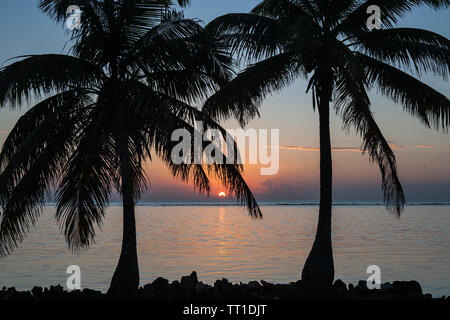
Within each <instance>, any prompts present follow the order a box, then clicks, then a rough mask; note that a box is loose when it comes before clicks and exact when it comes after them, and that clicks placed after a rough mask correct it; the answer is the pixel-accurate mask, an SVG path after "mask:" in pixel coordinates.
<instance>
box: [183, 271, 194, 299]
mask: <svg viewBox="0 0 450 320" xmlns="http://www.w3.org/2000/svg"><path fill="white" fill-rule="evenodd" d="M194 273H195V272H193V274H194ZM195 280H197V275H196V274H195V278H194V277H192V274H191V275H190V276H186V277H182V278H181V295H182V297H183V298H184V299H186V300H189V299H191V298H192V297H193V295H194V294H195V286H196V284H197V283H196V282H195Z"/></svg>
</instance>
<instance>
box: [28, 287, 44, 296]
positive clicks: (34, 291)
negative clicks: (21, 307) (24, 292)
mask: <svg viewBox="0 0 450 320" xmlns="http://www.w3.org/2000/svg"><path fill="white" fill-rule="evenodd" d="M42 292H43V291H42V288H41V287H36V286H35V287H33V289H31V293H32V294H33V297H34V298H35V299H36V298H38V297H39V296H41V295H42Z"/></svg>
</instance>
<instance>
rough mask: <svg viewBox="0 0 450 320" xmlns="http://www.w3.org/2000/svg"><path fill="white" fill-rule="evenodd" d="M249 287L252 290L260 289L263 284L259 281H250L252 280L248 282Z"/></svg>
mask: <svg viewBox="0 0 450 320" xmlns="http://www.w3.org/2000/svg"><path fill="white" fill-rule="evenodd" d="M248 288H249V289H250V290H255V291H258V290H259V289H260V288H261V285H260V284H259V282H258V281H250V282H249V283H248Z"/></svg>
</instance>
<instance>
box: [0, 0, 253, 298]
mask: <svg viewBox="0 0 450 320" xmlns="http://www.w3.org/2000/svg"><path fill="white" fill-rule="evenodd" d="M186 3H187V1H181V0H179V1H178V4H180V5H185V4H186ZM73 4H75V5H78V6H79V7H80V8H81V10H82V20H81V23H82V24H81V28H80V29H79V30H77V29H75V30H74V31H73V33H72V42H73V44H74V46H73V50H72V54H71V55H62V54H45V55H32V56H26V57H22V58H21V60H19V61H17V62H14V63H12V64H10V65H8V66H6V67H4V68H3V69H1V70H0V106H1V107H5V106H7V105H9V106H10V107H12V108H18V107H21V106H22V104H23V102H24V99H28V100H30V99H32V98H33V99H39V100H40V102H39V103H37V104H36V105H35V106H33V107H32V108H30V109H29V110H28V111H27V112H26V113H25V114H24V115H23V116H22V117H21V118H20V119H19V121H18V122H17V124H16V125H15V127H14V128H13V129H12V131H11V132H10V134H9V136H8V137H7V139H6V141H5V143H4V145H3V148H2V151H1V154H0V204H1V211H0V255H1V256H5V255H7V254H10V253H11V252H12V251H13V249H14V248H15V247H16V246H17V245H18V244H19V243H20V242H21V241H22V240H23V239H24V237H25V235H26V233H27V232H28V231H29V229H30V228H31V227H32V226H33V225H34V224H35V221H36V219H37V218H38V216H39V214H40V213H41V211H42V207H43V205H44V202H45V199H46V197H47V195H50V194H52V193H53V192H55V194H56V202H57V206H56V218H57V221H58V223H59V225H60V227H61V230H62V232H63V233H64V235H65V239H66V241H67V243H68V246H69V248H71V249H72V250H80V249H85V248H87V247H89V246H90V245H91V244H92V243H93V242H94V237H95V232H96V228H95V227H96V225H100V224H101V223H102V221H103V218H104V216H105V213H106V207H107V205H108V199H109V197H110V195H111V193H112V192H113V191H114V189H115V190H117V192H119V194H120V195H121V197H122V199H123V241H122V251H121V254H120V259H119V262H118V265H117V268H116V270H115V272H114V275H113V278H112V281H111V286H110V289H109V293H110V294H112V295H133V294H135V293H136V291H137V288H138V285H139V270H138V256H137V248H136V226H135V209H134V207H135V203H136V201H137V200H138V199H139V198H140V196H141V193H142V191H143V190H144V189H145V188H146V186H147V177H146V174H145V172H144V170H143V162H144V161H146V160H147V159H151V156H152V154H154V155H157V156H159V157H161V158H162V160H163V161H164V162H165V163H166V164H167V165H168V166H169V167H170V169H171V172H172V174H173V175H174V176H175V177H177V178H179V179H182V180H184V181H188V180H192V181H193V182H194V185H195V187H196V189H197V190H198V191H202V192H206V193H209V191H210V176H212V177H217V178H218V179H219V181H221V182H223V183H224V185H225V186H227V187H228V189H229V192H230V193H232V194H235V195H236V197H237V198H238V199H239V200H241V203H246V204H247V207H248V210H249V213H250V214H251V215H252V216H254V217H259V216H261V212H260V209H259V207H258V205H257V203H256V201H255V199H254V197H253V195H252V193H251V191H250V190H249V188H248V186H247V184H246V183H245V181H244V180H243V178H242V175H241V173H242V166H241V165H238V164H237V163H236V162H235V164H233V161H228V160H225V163H227V164H224V165H222V164H218V163H214V164H213V165H211V166H207V167H205V166H202V165H196V164H182V165H175V164H174V163H173V162H172V159H171V153H172V149H173V148H174V146H175V145H176V143H177V142H172V141H171V135H172V132H173V130H175V129H179V128H185V129H186V130H188V131H189V132H191V133H193V132H194V131H195V130H196V129H195V127H194V121H195V120H199V121H203V123H204V126H205V128H216V129H219V130H222V133H223V134H224V135H225V134H226V133H225V131H223V129H222V128H221V127H220V126H219V125H218V124H217V123H216V122H214V121H213V120H212V119H210V118H209V117H207V116H206V115H204V114H202V113H201V112H200V111H199V109H198V108H195V107H192V106H191V103H193V102H196V101H198V100H199V99H204V98H205V97H206V95H208V94H211V93H212V92H213V91H214V90H217V89H219V88H220V87H221V86H223V84H224V83H226V82H227V81H228V80H229V79H230V77H231V76H232V67H231V66H232V59H231V57H230V56H229V54H227V53H226V52H224V51H223V48H222V46H221V43H220V41H218V40H216V39H214V38H212V37H211V36H210V35H209V34H208V33H207V32H206V31H205V30H204V29H203V28H202V27H201V26H200V25H199V24H198V22H196V21H193V20H189V19H184V18H183V17H182V15H181V14H179V13H177V12H176V11H171V10H169V9H171V8H172V1H162V0H147V1H142V0H126V1H125V0H122V1H116V0H103V1H90V0H78V1H75V0H42V1H40V8H41V9H42V10H43V11H44V12H45V13H47V14H49V15H50V16H51V17H52V18H54V19H56V21H62V20H64V19H65V14H66V10H67V7H68V6H69V5H73ZM205 143H207V142H205ZM192 152H194V150H193V151H192ZM228 163H231V164H228Z"/></svg>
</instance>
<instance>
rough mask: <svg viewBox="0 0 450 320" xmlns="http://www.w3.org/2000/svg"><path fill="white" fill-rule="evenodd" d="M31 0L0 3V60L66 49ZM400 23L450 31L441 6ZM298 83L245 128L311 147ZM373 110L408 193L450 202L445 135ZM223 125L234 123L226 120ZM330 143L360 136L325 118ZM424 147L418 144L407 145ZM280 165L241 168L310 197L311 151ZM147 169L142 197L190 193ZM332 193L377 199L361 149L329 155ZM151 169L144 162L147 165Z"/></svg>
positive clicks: (205, 7) (375, 179)
mask: <svg viewBox="0 0 450 320" xmlns="http://www.w3.org/2000/svg"><path fill="white" fill-rule="evenodd" d="M258 2H259V1H257V0H256V1H255V0H245V1H242V0H241V1H238V0H228V1H223V0H193V1H192V4H191V6H190V7H189V8H188V9H186V11H185V16H187V17H192V18H194V17H195V18H199V19H201V20H202V21H204V22H205V23H207V22H209V21H210V20H212V19H213V18H215V17H217V16H219V15H221V14H226V13H230V12H248V11H249V10H250V9H251V8H253V7H254V6H255V5H256V4H257V3H258ZM37 3H38V1H37V0H29V1H17V0H2V1H1V2H0V41H1V43H2V46H1V48H0V63H1V64H3V65H6V64H8V63H10V62H9V61H6V60H7V59H9V58H11V57H14V56H20V55H25V54H40V53H61V52H64V49H65V51H67V49H68V47H67V46H66V47H65V45H66V44H67V40H68V37H67V34H65V29H64V26H63V25H62V24H60V25H57V24H55V23H54V22H53V21H52V20H50V19H49V18H48V17H47V16H46V15H44V14H42V13H41V12H40V11H39V10H38V9H37ZM399 25H400V26H408V27H418V28H424V29H429V30H432V31H434V32H437V33H440V34H442V35H444V36H446V37H447V38H450V12H449V10H445V11H439V12H435V11H434V10H431V9H429V8H418V9H415V10H414V11H413V12H412V13H410V14H408V15H407V17H406V18H405V19H403V20H402V21H401V22H400V24H399ZM422 81H424V82H426V83H428V84H430V85H432V86H433V87H434V88H435V89H438V90H439V91H441V92H442V93H444V94H445V95H446V96H447V97H449V96H450V85H449V82H444V81H442V80H441V79H435V78H433V77H431V76H425V77H424V78H423V79H422ZM305 91H306V82H305V81H304V80H299V81H297V82H295V83H293V84H292V86H290V87H289V88H288V89H286V90H284V91H283V92H281V93H278V94H276V95H273V96H272V97H269V98H268V99H266V101H265V102H264V104H263V106H262V112H261V118H260V119H255V120H254V121H252V122H251V123H250V124H249V127H255V128H279V129H280V130H281V132H280V134H281V145H284V146H301V147H317V146H318V122H317V114H316V113H314V112H313V110H312V103H311V97H310V96H309V95H306V94H305ZM371 97H372V100H373V103H374V113H375V117H376V119H377V121H378V123H379V125H380V127H381V128H382V130H383V132H384V133H385V136H386V137H387V138H388V140H389V141H390V142H391V143H392V144H393V145H396V146H398V149H397V150H396V154H397V157H398V163H399V168H400V169H399V171H400V177H401V179H402V181H403V184H404V186H405V189H406V194H407V197H408V200H410V201H414V200H428V201H450V163H449V161H448V159H449V157H450V139H449V135H448V134H444V133H442V132H435V131H433V130H428V129H426V128H424V127H423V126H422V125H421V124H420V123H419V122H418V121H417V120H415V119H413V118H411V117H410V116H409V115H408V114H406V113H403V112H402V107H401V106H398V105H395V104H394V103H393V102H391V101H388V100H386V99H384V98H383V97H380V96H379V95H377V94H376V93H373V94H372V95H371ZM19 115H20V113H19V112H11V111H8V110H5V109H2V110H1V111H0V144H1V143H2V142H3V140H4V138H5V137H6V134H7V132H8V131H9V130H10V129H11V128H12V126H13V125H14V123H15V121H16V120H17V118H18V117H19ZM225 126H236V124H235V123H234V122H233V121H229V122H227V123H226V124H225ZM331 129H332V134H333V138H332V140H333V145H334V146H335V147H359V146H360V144H361V141H360V138H359V137H358V136H356V135H355V134H354V133H353V132H350V134H348V135H347V134H345V132H343V131H342V130H341V122H340V120H339V119H338V118H336V117H334V118H333V119H332V125H331ZM424 145H425V146H431V148H427V149H423V148H416V147H415V146H424ZM281 164H282V166H281V169H280V173H279V174H278V175H276V176H273V177H270V178H267V177H258V176H256V173H255V172H256V171H257V169H258V168H252V167H249V168H248V171H249V173H248V174H249V176H250V185H251V187H252V188H254V190H256V191H255V192H256V193H257V194H259V198H260V199H264V200H270V199H271V198H276V199H286V200H287V199H304V200H314V199H316V198H317V196H318V153H317V152H300V151H292V150H291V151H289V150H284V151H281ZM154 166H155V168H157V170H154V171H157V172H156V173H153V175H150V176H151V180H152V185H153V189H152V190H151V192H149V193H148V195H147V197H148V200H150V199H166V197H167V194H168V193H169V191H170V194H171V195H172V196H173V197H181V198H183V199H191V198H192V199H193V198H195V196H194V194H193V193H192V192H188V193H187V192H186V188H185V187H183V186H181V185H179V184H178V183H177V184H173V182H172V179H171V177H170V176H169V174H168V172H166V171H164V169H161V168H160V165H159V164H155V165H154ZM334 168H335V170H334V177H335V197H336V198H337V199H338V200H339V199H341V200H349V199H351V200H353V199H356V200H379V199H380V197H381V193H380V186H379V183H380V177H379V172H378V168H377V166H375V165H371V164H370V163H369V161H368V158H367V156H361V155H360V154H357V153H345V152H342V153H341V152H339V153H335V154H334ZM150 170H151V169H150Z"/></svg>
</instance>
